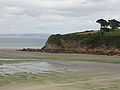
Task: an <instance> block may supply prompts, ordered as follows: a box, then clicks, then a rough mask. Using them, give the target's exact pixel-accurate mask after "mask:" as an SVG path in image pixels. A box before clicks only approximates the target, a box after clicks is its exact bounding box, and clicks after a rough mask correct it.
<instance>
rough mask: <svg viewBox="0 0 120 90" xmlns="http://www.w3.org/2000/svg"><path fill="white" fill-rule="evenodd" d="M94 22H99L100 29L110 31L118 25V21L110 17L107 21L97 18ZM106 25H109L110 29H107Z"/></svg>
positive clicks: (119, 24) (119, 25)
mask: <svg viewBox="0 0 120 90" xmlns="http://www.w3.org/2000/svg"><path fill="white" fill-rule="evenodd" d="M96 22H97V23H99V24H100V26H101V28H100V30H101V31H111V30H115V29H118V28H119V27H120V22H119V21H117V20H115V19H111V20H108V21H106V20H104V19H98V20H97V21H96ZM108 26H110V27H111V29H108Z"/></svg>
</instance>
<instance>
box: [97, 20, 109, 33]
mask: <svg viewBox="0 0 120 90" xmlns="http://www.w3.org/2000/svg"><path fill="white" fill-rule="evenodd" d="M96 22H97V23H99V24H100V25H101V28H100V30H101V31H103V30H104V29H107V27H108V26H109V23H108V22H107V21H106V20H104V19H98V20H97V21H96Z"/></svg>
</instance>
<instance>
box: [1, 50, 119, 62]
mask: <svg viewBox="0 0 120 90" xmlns="http://www.w3.org/2000/svg"><path fill="white" fill-rule="evenodd" d="M0 57H36V58H42V57H43V58H68V59H69V58H78V59H110V60H120V56H118V55H114V56H108V55H95V54H78V53H46V52H28V51H20V50H19V49H0Z"/></svg>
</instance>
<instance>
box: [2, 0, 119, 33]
mask: <svg viewBox="0 0 120 90" xmlns="http://www.w3.org/2000/svg"><path fill="white" fill-rule="evenodd" d="M99 18H104V19H113V18H115V19H118V20H120V0H0V34H4V33H50V34H51V33H69V32H80V31H84V30H93V29H99V24H97V23H96V22H95V21H96V20H97V19H99Z"/></svg>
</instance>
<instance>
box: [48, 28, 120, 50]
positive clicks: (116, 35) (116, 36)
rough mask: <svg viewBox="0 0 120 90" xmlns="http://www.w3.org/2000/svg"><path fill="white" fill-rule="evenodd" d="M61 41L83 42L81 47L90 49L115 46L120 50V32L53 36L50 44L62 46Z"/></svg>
mask: <svg viewBox="0 0 120 90" xmlns="http://www.w3.org/2000/svg"><path fill="white" fill-rule="evenodd" d="M60 39H63V40H66V41H69V40H75V41H82V42H81V45H83V46H89V47H90V48H94V47H98V46H101V45H106V46H115V47H117V48H120V30H115V31H111V32H104V34H100V32H99V31H98V32H96V33H89V32H87V33H71V34H65V35H60V34H57V35H52V36H50V38H49V39H48V42H50V43H54V44H57V45H61V42H60Z"/></svg>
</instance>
